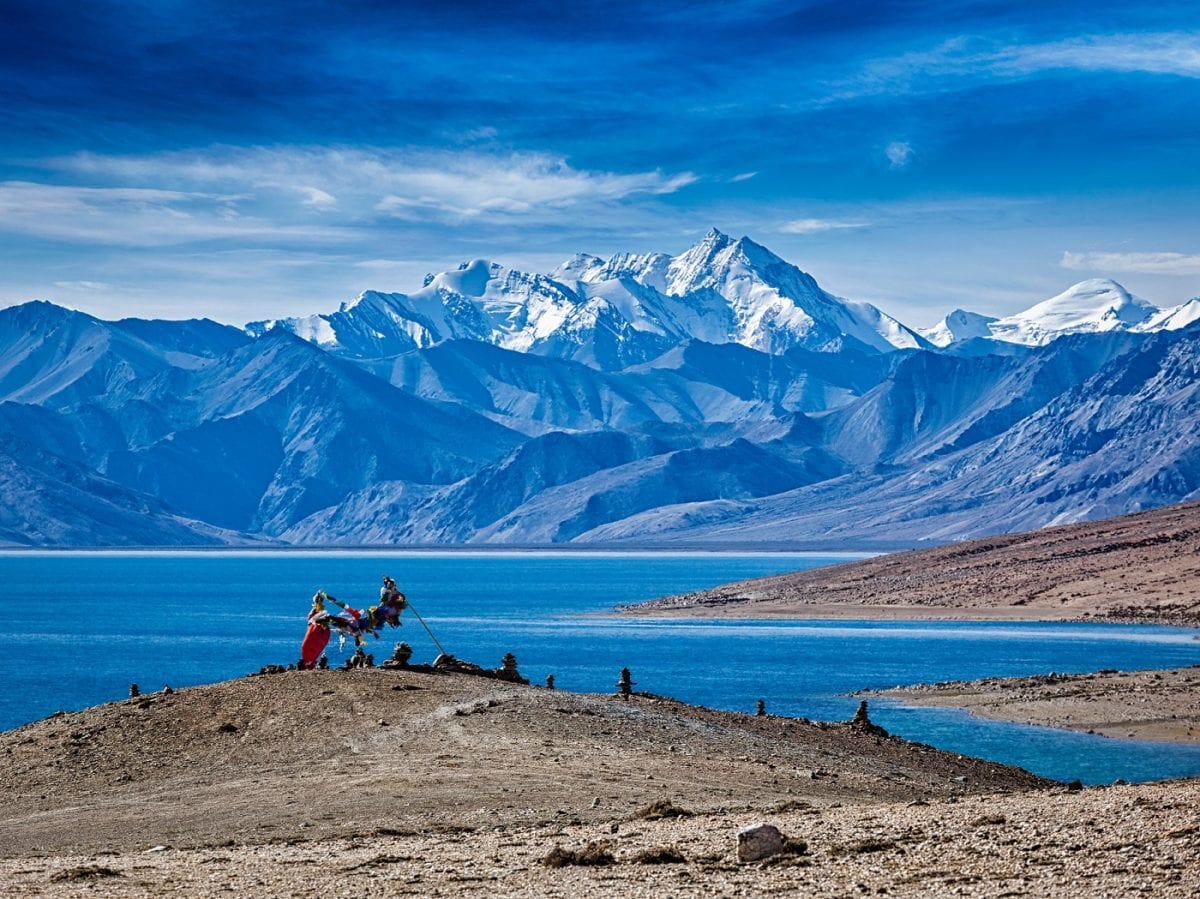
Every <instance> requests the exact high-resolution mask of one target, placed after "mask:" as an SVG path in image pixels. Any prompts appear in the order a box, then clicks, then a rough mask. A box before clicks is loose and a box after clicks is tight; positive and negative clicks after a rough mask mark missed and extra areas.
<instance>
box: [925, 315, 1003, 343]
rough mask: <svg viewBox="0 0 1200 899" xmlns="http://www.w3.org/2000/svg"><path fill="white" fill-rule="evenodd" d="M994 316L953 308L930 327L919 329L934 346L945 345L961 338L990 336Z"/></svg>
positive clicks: (961, 339) (970, 338) (956, 341)
mask: <svg viewBox="0 0 1200 899" xmlns="http://www.w3.org/2000/svg"><path fill="white" fill-rule="evenodd" d="M994 321H996V318H995V316H991V315H980V314H979V313H978V312H968V311H967V310H966V309H955V310H954V311H953V312H951V313H950V314H949V315H947V316H946V317H945V318H943V319H942V320H941V321H940V322H938V323H937V324H936V325H934V326H933V327H932V328H924V329H922V330H921V332H920V333H921V336H922V337H924V338H925V339H926V340H928V341H929V342H930V343H932V344H933V345H934V346H936V347H947V346H950V344H952V343H959V342H960V341H963V340H973V339H975V338H979V337H991V336H992V331H991V328H990V325H991V324H992V322H994Z"/></svg>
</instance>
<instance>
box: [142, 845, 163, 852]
mask: <svg viewBox="0 0 1200 899" xmlns="http://www.w3.org/2000/svg"><path fill="white" fill-rule="evenodd" d="M167 848H168V847H166V846H151V847H150V848H149V849H147V850H146V851H147V852H166V851H167Z"/></svg>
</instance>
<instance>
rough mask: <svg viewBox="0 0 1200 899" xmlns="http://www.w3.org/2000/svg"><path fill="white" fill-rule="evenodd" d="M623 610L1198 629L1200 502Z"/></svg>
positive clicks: (787, 576)
mask: <svg viewBox="0 0 1200 899" xmlns="http://www.w3.org/2000/svg"><path fill="white" fill-rule="evenodd" d="M628 611H630V612H632V613H634V614H672V613H679V614H702V615H713V616H718V615H727V616H744V617H758V616H762V617H772V616H776V617H802V618H805V617H897V618H900V617H906V618H962V617H977V618H1012V619H1077V618H1096V617H1099V618H1111V619H1118V620H1122V619H1124V620H1143V621H1157V622H1162V623H1171V624H1187V625H1197V624H1200V503H1187V504H1184V505H1177V506H1168V507H1166V508H1163V509H1155V510H1153V511H1150V512H1139V513H1137V514H1134V515H1125V516H1122V517H1120V518H1109V519H1105V520H1102V521H1093V522H1087V523H1084V524H1071V525H1063V526H1059V527H1052V528H1045V529H1044V530H1040V531H1030V532H1027V533H1021V534H1011V535H1007V536H1002V537H992V538H987V539H983V540H972V541H969V542H964V543H954V544H950V545H948V546H939V547H936V548H934V549H925V550H917V551H913V552H905V553H895V554H892V555H886V556H879V557H877V558H874V559H867V560H865V561H860V562H851V563H848V564H844V565H834V566H830V567H827V568H817V569H811V570H808V571H799V572H795V573H793V574H781V575H776V576H773V577H765V578H758V579H756V580H750V581H742V582H740V583H736V584H727V585H724V586H721V587H716V588H714V589H712V590H705V591H700V592H696V593H686V594H682V595H679V596H671V597H666V598H664V599H658V600H654V601H652V602H649V603H644V604H641V605H638V606H635V607H632V608H631V609H629V610H628Z"/></svg>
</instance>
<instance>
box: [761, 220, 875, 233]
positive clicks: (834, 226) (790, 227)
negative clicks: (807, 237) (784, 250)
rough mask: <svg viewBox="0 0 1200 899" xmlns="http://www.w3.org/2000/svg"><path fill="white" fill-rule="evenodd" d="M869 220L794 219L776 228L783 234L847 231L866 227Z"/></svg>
mask: <svg viewBox="0 0 1200 899" xmlns="http://www.w3.org/2000/svg"><path fill="white" fill-rule="evenodd" d="M869 224H870V223H869V222H859V221H849V220H845V219H821V218H807V219H793V220H792V221H790V222H784V223H783V224H782V225H780V226H779V227H778V228H777V229H776V230H777V231H780V232H782V233H783V234H820V233H821V232H822V231H845V230H851V229H855V228H866V227H868V226H869Z"/></svg>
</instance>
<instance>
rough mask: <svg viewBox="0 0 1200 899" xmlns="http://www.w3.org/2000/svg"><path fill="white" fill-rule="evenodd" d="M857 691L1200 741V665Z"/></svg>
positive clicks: (1136, 736) (988, 715)
mask: <svg viewBox="0 0 1200 899" xmlns="http://www.w3.org/2000/svg"><path fill="white" fill-rule="evenodd" d="M852 695H854V696H863V697H870V698H871V699H879V700H884V701H886V702H888V703H889V704H894V705H898V706H900V707H928V706H936V707H941V708H956V709H962V710H963V711H965V712H967V713H968V714H970V715H972V716H973V717H976V718H984V719H987V720H991V721H1007V722H1012V723H1014V724H1032V725H1038V726H1042V727H1053V728H1057V729H1059V730H1071V731H1076V732H1079V733H1088V734H1096V735H1099V736H1104V737H1110V738H1114V739H1123V740H1147V741H1152V742H1164V743H1180V744H1187V745H1194V746H1200V665H1192V666H1188V667H1182V668H1159V669H1145V670H1140V671H1116V670H1114V669H1104V670H1101V671H1096V672H1087V673H1081V674H1057V673H1050V674H1043V675H1033V676H1026V677H1006V678H981V679H979V680H972V681H945V682H942V683H937V684H913V685H910V686H903V687H891V688H888V689H877V690H858V691H856V692H855V693H853V694H852Z"/></svg>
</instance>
